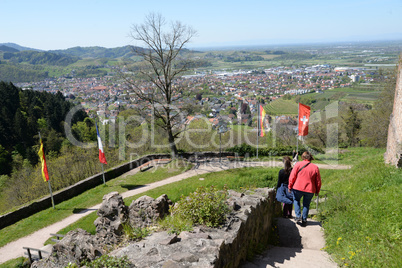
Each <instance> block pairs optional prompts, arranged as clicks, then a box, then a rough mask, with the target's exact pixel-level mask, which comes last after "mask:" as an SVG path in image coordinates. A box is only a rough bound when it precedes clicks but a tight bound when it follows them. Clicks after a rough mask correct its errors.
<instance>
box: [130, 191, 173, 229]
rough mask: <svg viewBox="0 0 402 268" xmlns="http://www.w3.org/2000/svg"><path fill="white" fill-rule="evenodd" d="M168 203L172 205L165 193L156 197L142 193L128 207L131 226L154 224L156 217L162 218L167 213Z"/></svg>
mask: <svg viewBox="0 0 402 268" xmlns="http://www.w3.org/2000/svg"><path fill="white" fill-rule="evenodd" d="M170 205H172V201H170V200H169V198H168V197H167V195H165V194H164V195H161V196H160V197H158V198H157V199H153V198H152V197H149V196H146V195H144V196H142V197H140V198H138V199H136V200H134V201H133V202H132V203H131V205H130V207H129V219H130V224H131V226H136V227H146V226H150V225H154V224H155V223H156V222H157V220H158V219H162V218H163V217H165V216H166V215H168V214H169V206H170Z"/></svg>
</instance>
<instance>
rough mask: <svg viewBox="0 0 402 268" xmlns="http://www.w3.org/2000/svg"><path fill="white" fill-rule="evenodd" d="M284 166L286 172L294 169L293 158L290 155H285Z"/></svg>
mask: <svg viewBox="0 0 402 268" xmlns="http://www.w3.org/2000/svg"><path fill="white" fill-rule="evenodd" d="M283 166H284V170H285V173H286V174H290V172H291V171H292V159H290V157H289V156H284V157H283Z"/></svg>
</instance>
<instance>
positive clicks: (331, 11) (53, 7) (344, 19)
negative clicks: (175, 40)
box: [0, 0, 402, 50]
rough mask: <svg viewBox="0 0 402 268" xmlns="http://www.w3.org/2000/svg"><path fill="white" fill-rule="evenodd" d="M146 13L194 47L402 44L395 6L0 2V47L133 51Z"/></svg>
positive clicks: (367, 2) (373, 1) (295, 1)
mask: <svg viewBox="0 0 402 268" xmlns="http://www.w3.org/2000/svg"><path fill="white" fill-rule="evenodd" d="M151 12H154V13H160V14H161V15H162V16H163V17H165V18H166V20H167V21H180V22H182V23H184V24H185V25H188V26H191V27H192V28H193V29H195V30H196V31H197V36H196V37H194V38H193V39H192V42H191V43H190V45H189V46H188V47H194V48H197V47H199V48H202V47H221V46H256V45H272V44H302V43H326V42H337V41H339V42H345V41H377V40H402V15H401V14H402V0H337V1H325V0H320V1H316V0H312V1H309V0H304V1H300V0H247V1H246V0H243V1H238V0H231V1H226V0H214V1H212V0H203V1H192V0H183V1H182V0H163V1H160V0H151V1H147V0H140V1H137V0H113V1H111V0H80V1H77V0H66V1H61V0H0V14H1V15H0V43H16V44H18V45H21V46H25V47H30V48H35V49H42V50H53V49H67V48H71V47H76V46H81V47H88V46H101V47H107V48H113V47H121V46H126V45H139V44H137V43H136V42H134V41H133V40H132V39H131V38H130V37H129V34H130V31H131V27H132V25H134V24H141V23H143V22H144V18H145V16H146V15H147V14H149V13H151Z"/></svg>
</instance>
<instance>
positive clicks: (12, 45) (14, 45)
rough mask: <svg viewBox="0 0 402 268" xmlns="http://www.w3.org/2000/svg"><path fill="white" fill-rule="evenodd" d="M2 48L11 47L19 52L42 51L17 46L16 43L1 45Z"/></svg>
mask: <svg viewBox="0 0 402 268" xmlns="http://www.w3.org/2000/svg"><path fill="white" fill-rule="evenodd" d="M0 46H6V47H11V48H14V49H16V50H17V51H24V50H34V51H41V50H40V49H36V48H30V47H24V46H20V45H18V44H15V43H0Z"/></svg>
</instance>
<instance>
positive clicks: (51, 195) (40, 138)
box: [38, 132, 54, 209]
mask: <svg viewBox="0 0 402 268" xmlns="http://www.w3.org/2000/svg"><path fill="white" fill-rule="evenodd" d="M38 133H39V140H40V141H41V142H42V137H41V135H40V132H38ZM43 155H45V150H43ZM47 172H48V174H49V170H48V171H47ZM47 183H48V185H49V192H50V199H51V200H52V207H53V209H54V200H53V192H52V186H51V184H50V179H49V180H48V181H47Z"/></svg>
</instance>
